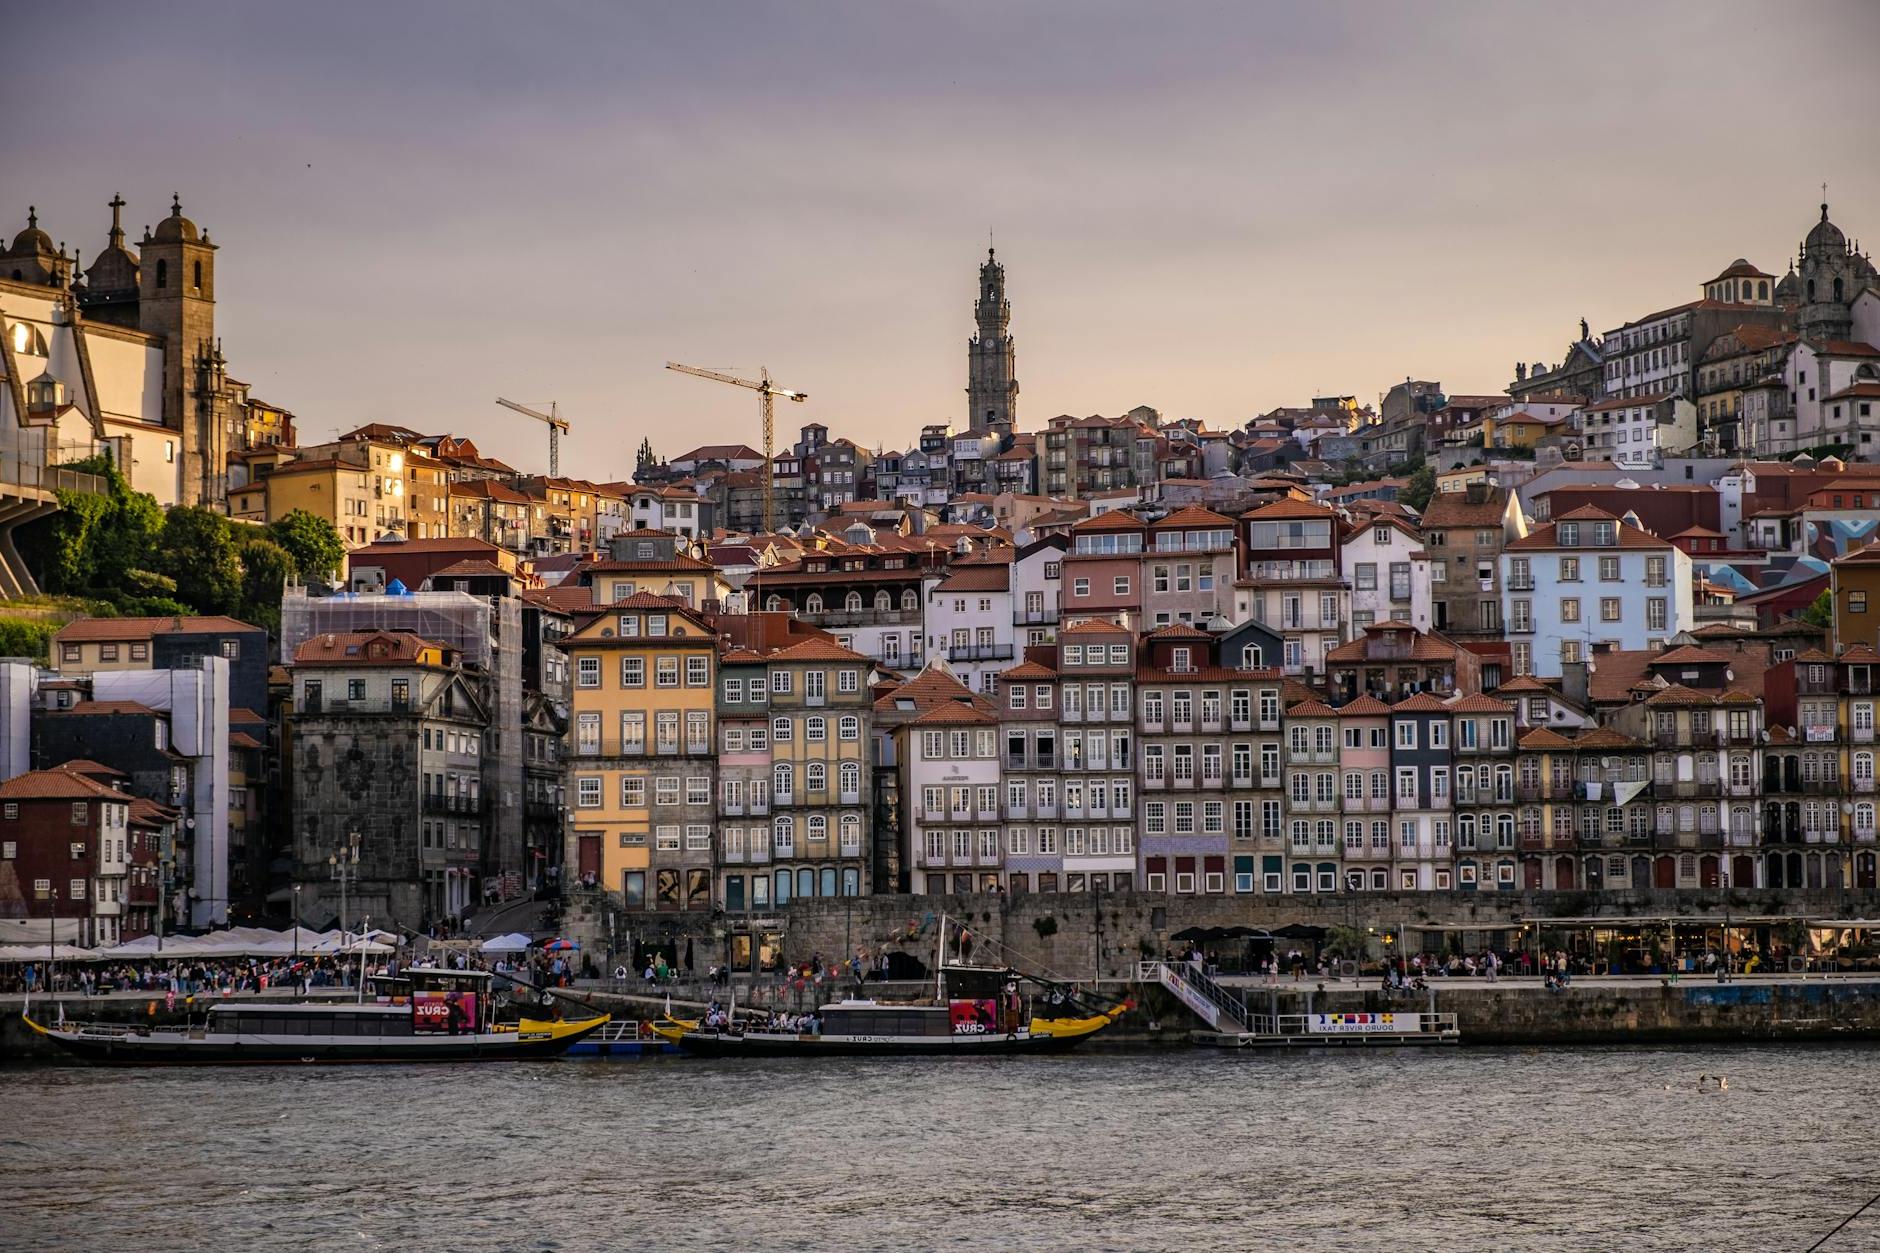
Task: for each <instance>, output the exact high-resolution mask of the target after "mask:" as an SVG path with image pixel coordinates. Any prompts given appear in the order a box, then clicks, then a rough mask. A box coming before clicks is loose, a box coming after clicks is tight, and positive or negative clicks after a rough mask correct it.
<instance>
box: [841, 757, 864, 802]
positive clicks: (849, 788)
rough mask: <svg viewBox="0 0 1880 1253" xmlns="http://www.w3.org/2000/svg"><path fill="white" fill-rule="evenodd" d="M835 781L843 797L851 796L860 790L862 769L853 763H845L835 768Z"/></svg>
mask: <svg viewBox="0 0 1880 1253" xmlns="http://www.w3.org/2000/svg"><path fill="white" fill-rule="evenodd" d="M836 779H837V780H838V782H840V784H841V791H842V794H843V795H845V796H853V795H855V794H857V793H858V792H860V791H861V790H862V768H861V766H860V765H858V764H857V763H855V762H852V761H845V762H843V763H842V764H841V765H840V766H838V767H836Z"/></svg>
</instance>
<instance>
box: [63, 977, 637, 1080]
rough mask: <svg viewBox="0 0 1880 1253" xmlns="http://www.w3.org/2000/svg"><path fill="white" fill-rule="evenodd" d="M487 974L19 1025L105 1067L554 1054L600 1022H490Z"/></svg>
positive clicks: (387, 980)
mask: <svg viewBox="0 0 1880 1253" xmlns="http://www.w3.org/2000/svg"><path fill="white" fill-rule="evenodd" d="M490 978H491V976H490V975H489V974H487V973H485V972H483V971H477V970H431V969H423V968H419V969H413V970H408V971H405V972H402V973H400V974H398V975H390V976H373V977H372V980H371V982H372V983H373V985H374V991H375V995H374V997H373V998H372V999H370V1000H368V999H365V998H364V996H363V995H362V996H361V998H360V999H359V1000H358V1001H356V1002H353V1001H303V1002H289V1003H274V1002H261V1001H243V1002H221V1003H218V1004H214V1005H211V1006H209V1009H208V1012H207V1013H206V1014H205V1015H204V1016H203V1019H202V1021H201V1022H199V1023H198V1022H191V1023H187V1024H182V1025H177V1026H156V1025H143V1024H136V1025H131V1024H124V1023H59V1024H55V1025H44V1024H41V1023H38V1022H35V1021H33V1020H32V1019H31V1018H30V1017H28V1018H26V1025H27V1026H29V1027H31V1028H32V1029H33V1030H34V1031H37V1032H38V1033H39V1034H41V1035H43V1036H45V1037H47V1038H48V1039H50V1040H51V1041H53V1043H55V1044H57V1045H58V1046H59V1047H60V1048H62V1049H64V1050H65V1051H66V1052H68V1053H70V1054H71V1055H72V1056H74V1057H78V1058H81V1059H83V1060H85V1061H88V1062H92V1063H95V1064H99V1065H107V1066H179V1065H180V1066H192V1065H267V1064H278V1065H289V1064H297V1065H317V1064H342V1063H349V1062H483V1061H517V1060H521V1059H525V1058H535V1057H554V1056H556V1055H557V1054H560V1053H563V1052H566V1051H567V1050H568V1049H569V1048H570V1047H571V1046H573V1045H574V1044H576V1043H577V1042H579V1041H581V1040H582V1039H585V1038H586V1037H587V1036H589V1035H591V1034H593V1033H594V1032H597V1031H599V1030H600V1029H601V1028H602V1027H604V1026H606V1025H607V1023H608V1022H609V1018H608V1017H607V1016H606V1015H601V1016H599V1017H596V1018H589V1019H585V1020H582V1021H580V1022H563V1021H560V1020H559V1019H538V1018H529V1017H524V1018H522V1019H520V1020H519V1021H517V1022H514V1023H498V1022H496V1021H495V1003H494V1000H493V999H492V998H491V996H490Z"/></svg>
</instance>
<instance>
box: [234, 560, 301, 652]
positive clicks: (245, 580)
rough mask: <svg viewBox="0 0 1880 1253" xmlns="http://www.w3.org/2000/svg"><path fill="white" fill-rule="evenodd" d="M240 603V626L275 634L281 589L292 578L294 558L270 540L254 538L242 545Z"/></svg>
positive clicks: (277, 631)
mask: <svg viewBox="0 0 1880 1253" xmlns="http://www.w3.org/2000/svg"><path fill="white" fill-rule="evenodd" d="M241 565H242V603H241V613H240V615H239V616H240V617H241V619H242V621H244V622H252V623H254V624H255V625H256V626H259V627H266V628H267V631H268V634H270V635H274V634H278V633H279V631H280V626H281V589H282V588H283V587H284V586H286V584H287V580H288V579H290V578H292V577H293V575H294V558H293V555H292V554H291V553H289V552H288V551H287V550H286V549H285V548H283V547H281V546H280V545H279V544H276V543H275V542H273V541H272V540H265V539H260V538H255V539H251V540H249V541H248V542H247V543H245V544H243V545H242V548H241Z"/></svg>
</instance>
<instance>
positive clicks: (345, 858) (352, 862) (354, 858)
mask: <svg viewBox="0 0 1880 1253" xmlns="http://www.w3.org/2000/svg"><path fill="white" fill-rule="evenodd" d="M326 865H327V872H328V874H330V875H331V876H332V878H333V880H334V881H335V882H336V883H338V884H339V935H340V948H341V951H342V952H343V951H344V949H345V946H346V939H347V937H348V936H349V935H350V934H351V932H350V931H349V930H348V929H347V927H346V888H347V886H348V885H349V884H352V883H355V882H357V881H358V879H359V833H358V832H357V831H353V832H350V833H348V835H347V842H346V844H345V846H344V847H342V848H341V849H340V851H339V852H337V853H334V854H331V855H330V856H328V857H327V859H326ZM340 968H341V969H342V970H344V969H345V966H344V960H343V958H342V964H341V967H340Z"/></svg>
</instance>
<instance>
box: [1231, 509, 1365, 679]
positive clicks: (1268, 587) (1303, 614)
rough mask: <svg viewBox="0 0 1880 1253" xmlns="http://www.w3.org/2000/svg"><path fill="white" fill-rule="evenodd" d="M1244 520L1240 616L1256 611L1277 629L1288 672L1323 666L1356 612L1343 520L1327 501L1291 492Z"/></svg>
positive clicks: (1237, 595)
mask: <svg viewBox="0 0 1880 1253" xmlns="http://www.w3.org/2000/svg"><path fill="white" fill-rule="evenodd" d="M1240 524H1241V549H1242V553H1241V556H1242V563H1241V577H1240V579H1239V581H1238V582H1236V583H1235V584H1234V609H1233V614H1232V618H1233V621H1235V622H1245V621H1247V620H1248V619H1253V620H1255V621H1258V622H1262V623H1265V624H1266V625H1267V627H1269V628H1270V629H1272V630H1274V631H1277V632H1278V633H1279V634H1280V635H1281V637H1282V638H1283V640H1284V652H1285V655H1284V657H1283V658H1282V665H1283V666H1284V668H1285V670H1286V673H1288V674H1295V675H1314V674H1319V673H1322V672H1323V670H1324V666H1325V654H1326V653H1328V652H1330V651H1331V650H1332V649H1333V648H1336V647H1337V646H1338V644H1339V642H1340V640H1341V639H1342V638H1343V624H1344V623H1345V622H1347V621H1349V619H1350V613H1351V591H1350V586H1349V584H1348V583H1347V581H1346V578H1345V572H1344V570H1343V568H1342V559H1341V549H1340V541H1341V540H1342V538H1343V534H1344V523H1343V520H1342V519H1341V518H1340V517H1339V515H1338V513H1337V512H1336V511H1335V510H1333V509H1330V508H1328V507H1327V506H1325V505H1321V504H1318V503H1316V502H1314V501H1305V500H1298V499H1295V498H1291V497H1287V498H1284V499H1281V500H1276V501H1274V502H1273V503H1271V504H1268V505H1262V506H1261V507H1259V508H1257V509H1252V510H1249V511H1248V512H1247V513H1244V514H1242V515H1241V518H1240Z"/></svg>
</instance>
